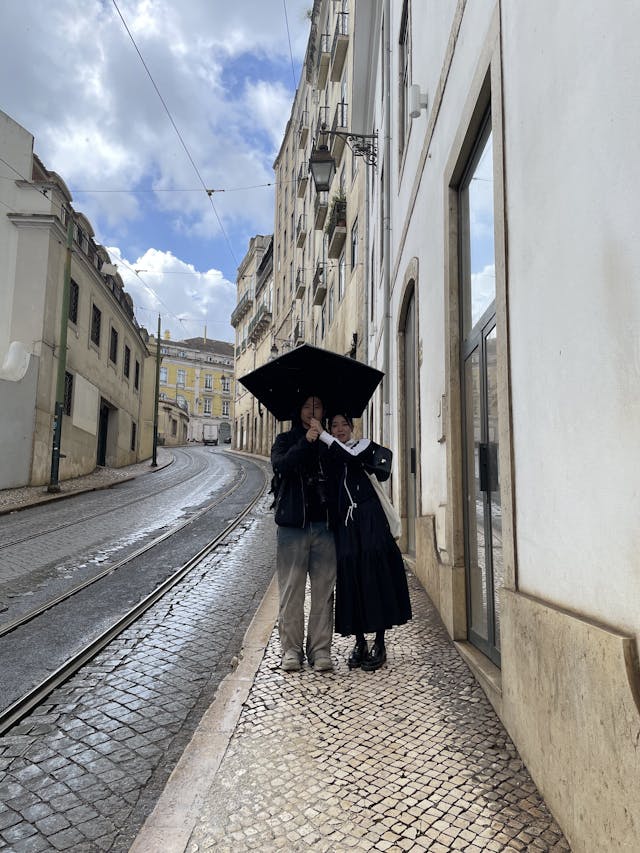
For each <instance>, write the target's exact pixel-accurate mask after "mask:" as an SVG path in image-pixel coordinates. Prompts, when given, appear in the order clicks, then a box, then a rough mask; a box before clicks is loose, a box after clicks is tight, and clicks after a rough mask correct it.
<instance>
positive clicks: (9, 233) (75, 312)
mask: <svg viewBox="0 0 640 853" xmlns="http://www.w3.org/2000/svg"><path fill="white" fill-rule="evenodd" d="M33 142H34V140H33V136H32V135H31V134H30V133H29V132H28V131H27V130H25V129H24V128H22V127H21V126H20V125H18V124H17V123H16V122H15V121H13V120H12V119H11V118H10V117H9V116H8V115H6V114H4V113H0V151H1V157H2V163H0V178H1V180H0V201H1V202H2V213H1V214H0V257H1V258H2V259H3V262H2V264H1V265H0V298H1V302H2V306H3V310H2V312H1V313H0V363H2V367H1V368H0V393H1V395H2V402H3V405H2V409H1V410H0V443H1V446H2V458H3V464H2V466H1V467H0V487H1V488H9V487H11V486H21V485H27V484H30V485H42V484H45V483H48V482H49V480H50V476H51V464H52V435H53V422H54V414H55V404H56V396H57V393H56V392H57V385H58V384H59V383H58V380H59V375H60V377H61V378H63V380H64V383H63V400H62V401H61V402H62V416H61V417H62V432H61V446H60V466H59V478H60V479H62V480H64V479H68V478H71V477H76V476H79V475H81V474H86V473H89V472H90V471H93V469H94V468H95V467H96V464H97V465H109V466H115V467H119V466H122V465H127V464H130V463H132V462H136V461H139V460H140V459H144V458H147V457H148V456H150V455H151V447H152V435H153V407H152V400H149V398H148V396H147V395H145V394H144V382H145V369H144V368H145V360H146V358H147V355H148V351H147V347H146V342H147V334H146V332H145V330H144V329H141V328H140V327H139V326H138V324H137V322H136V320H135V317H134V314H133V302H132V300H131V297H130V296H129V294H127V293H126V292H125V290H124V288H123V283H122V279H121V278H120V276H119V275H118V274H117V272H116V269H115V267H114V266H113V265H112V264H111V262H110V258H109V255H108V253H107V251H106V249H105V248H104V247H103V246H100V245H98V244H96V242H95V240H94V233H93V229H92V226H91V223H90V222H89V221H88V220H87V218H86V217H85V216H84V215H83V214H82V213H80V212H78V211H76V210H74V208H73V207H72V204H71V201H72V199H71V194H70V193H69V190H68V189H67V187H66V185H65V183H64V181H63V179H62V178H61V177H60V176H59V175H57V174H56V173H55V172H50V171H49V170H48V169H47V168H46V167H45V166H44V164H43V163H42V162H41V161H40V160H39V159H38V157H37V156H36V155H35V154H34V153H33ZM67 271H68V288H67V287H66V285H65V283H66V281H67ZM63 317H64V322H63ZM65 339H66V340H65ZM61 359H62V362H61V361H60V360H61ZM61 365H62V366H61Z"/></svg>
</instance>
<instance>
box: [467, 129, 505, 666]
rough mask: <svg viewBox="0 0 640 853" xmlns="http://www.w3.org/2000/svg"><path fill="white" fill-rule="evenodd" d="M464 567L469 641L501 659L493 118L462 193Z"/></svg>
mask: <svg viewBox="0 0 640 853" xmlns="http://www.w3.org/2000/svg"><path fill="white" fill-rule="evenodd" d="M459 210H460V260H461V263H460V270H461V282H460V298H461V308H462V311H461V326H462V329H461V332H462V334H461V339H462V344H461V365H462V376H461V381H462V417H463V430H462V433H463V439H464V442H463V464H464V471H463V474H464V476H463V482H464V497H465V500H464V510H465V517H464V534H465V568H466V581H467V619H468V633H469V640H470V641H471V642H472V643H473V644H474V645H476V646H477V647H478V648H480V649H481V650H482V651H483V652H484V653H485V654H486V655H487V656H488V657H489V658H491V660H493V661H494V662H495V663H496V664H498V665H499V664H500V603H499V597H498V592H499V589H500V587H501V586H502V583H503V560H502V515H501V501H500V472H499V468H498V446H499V429H498V426H499V424H498V383H497V358H496V344H497V335H498V333H497V329H496V307H495V305H496V303H495V295H496V291H495V251H494V241H493V226H494V215H493V148H492V138H491V119H490V115H488V116H487V117H486V119H485V122H484V123H483V130H482V132H481V133H480V136H479V138H478V141H477V144H476V146H475V149H474V152H473V154H472V156H471V158H470V161H469V165H468V167H467V170H466V173H465V177H464V178H463V181H462V184H461V186H460V190H459Z"/></svg>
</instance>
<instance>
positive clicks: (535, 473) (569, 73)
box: [352, 0, 640, 851]
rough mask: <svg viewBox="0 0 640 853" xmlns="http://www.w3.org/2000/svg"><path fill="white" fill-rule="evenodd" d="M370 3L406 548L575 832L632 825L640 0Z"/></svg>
mask: <svg viewBox="0 0 640 853" xmlns="http://www.w3.org/2000/svg"><path fill="white" fill-rule="evenodd" d="M354 12H355V29H354V40H353V45H352V47H353V57H352V58H353V74H354V80H353V89H354V91H355V92H357V93H358V95H357V96H356V98H355V104H356V105H357V110H358V113H359V115H356V114H352V120H354V121H355V122H356V123H358V121H361V122H362V123H363V126H364V128H365V131H369V132H372V131H374V130H376V129H377V130H378V132H379V139H380V145H379V154H378V161H377V164H376V175H375V180H374V181H372V185H371V194H370V196H369V199H368V205H367V220H368V235H369V237H368V253H367V254H368V257H370V259H371V263H370V266H369V276H370V294H371V303H370V315H369V317H370V321H369V336H368V340H369V348H368V354H367V357H368V359H369V360H370V361H371V362H372V363H374V364H375V365H376V366H378V367H380V368H381V369H383V370H384V371H385V373H386V375H387V379H388V381H387V383H386V384H385V385H384V386H383V388H382V389H381V392H380V396H381V399H379V401H378V402H376V401H374V405H373V407H372V408H373V412H372V415H373V417H372V424H373V430H374V436H380V437H381V438H382V439H383V441H384V442H385V443H386V444H390V446H391V447H392V448H393V450H394V454H395V463H396V464H395V472H394V481H393V494H394V499H395V500H396V502H397V504H398V505H399V507H400V509H401V513H402V515H403V518H404V522H405V536H404V539H403V542H402V544H403V548H404V550H405V552H406V553H407V555H408V559H409V560H410V561H411V562H412V564H413V565H414V566H415V572H416V574H417V576H418V577H419V578H420V580H421V581H422V583H423V584H424V586H425V587H426V589H427V591H428V593H429V595H430V596H431V598H432V600H433V602H434V603H435V605H436V607H437V608H438V610H439V611H440V614H441V616H442V618H443V621H444V623H445V625H446V626H447V629H448V631H449V632H450V634H451V636H452V638H453V639H454V640H455V641H456V644H457V647H458V649H459V651H460V653H461V654H462V655H463V656H464V657H465V659H466V661H467V662H468V664H469V666H470V667H471V668H472V670H473V672H474V673H475V675H476V677H477V678H478V680H479V681H480V683H481V684H482V686H483V687H484V689H485V690H486V692H487V694H488V696H489V698H490V699H491V701H492V702H493V704H494V706H495V708H496V710H497V711H498V713H499V714H500V716H501V717H502V719H503V721H504V723H505V725H506V727H507V730H508V731H509V733H510V735H511V737H512V738H513V740H514V741H515V743H516V746H517V747H518V749H519V751H520V754H521V755H522V757H523V759H524V761H525V762H526V764H527V766H528V768H529V770H530V771H531V773H532V776H533V778H534V779H535V781H536V783H537V784H538V786H539V788H540V790H541V791H542V793H543V795H544V797H545V800H546V802H547V803H548V805H549V806H550V808H551V810H552V811H553V813H554V815H555V817H556V818H557V819H558V821H559V823H560V825H561V826H562V828H563V830H564V832H565V834H566V836H567V838H568V840H569V842H570V843H571V846H572V849H573V850H576V851H595V850H632V849H635V848H636V847H637V846H638V839H640V820H639V818H638V815H640V794H639V792H640V784H639V783H640V763H639V761H638V752H637V742H638V733H639V732H640V700H639V697H640V668H639V666H638V636H639V634H640V575H639V574H638V571H637V557H636V556H635V554H636V550H637V549H636V545H637V531H638V530H639V529H640V526H639V524H638V512H637V506H638V503H637V494H636V492H637V485H636V484H637V482H638V479H639V474H640V450H639V447H640V445H639V444H638V441H637V434H638V431H639V428H640V408H639V407H638V405H637V404H636V402H635V401H637V399H638V394H637V389H638V379H639V378H640V373H639V368H638V347H637V340H638V330H639V329H640V302H638V300H637V298H635V297H634V296H633V295H632V294H633V293H634V292H637V288H635V285H634V284H633V281H634V278H635V279H637V277H638V272H640V249H639V248H638V241H637V240H636V239H635V237H636V236H637V235H636V232H637V227H636V224H635V223H636V219H637V217H636V215H635V186H636V184H637V183H638V180H637V179H638V177H640V175H639V167H638V162H637V158H636V157H635V154H634V153H633V152H632V150H631V149H630V148H629V146H628V140H629V139H633V138H635V137H636V136H637V131H638V112H637V111H636V110H633V109H630V108H629V107H630V100H629V90H628V88H627V85H626V82H625V81H628V80H632V79H638V76H639V74H640V58H639V56H638V53H637V51H636V49H635V46H634V43H633V38H632V37H630V35H629V34H630V33H633V32H636V31H637V28H638V26H639V25H640V8H639V7H637V5H634V4H628V3H622V4H613V5H608V6H604V5H602V4H587V5H586V6H584V7H581V14H580V16H579V20H578V19H576V17H575V14H574V12H575V9H573V8H572V7H570V5H569V4H560V5H558V4H557V3H552V2H550V0H541V2H537V3H535V4H530V3H516V2H514V3H511V2H493V0H487V2H479V3H476V2H468V1H467V2H465V0H450V2H442V3H421V2H409V0H372V2H369V0H367V2H364V0H356V3H355V9H354Z"/></svg>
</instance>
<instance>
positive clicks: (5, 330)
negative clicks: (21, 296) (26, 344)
mask: <svg viewBox="0 0 640 853" xmlns="http://www.w3.org/2000/svg"><path fill="white" fill-rule="evenodd" d="M0 151H2V159H3V160H4V161H6V162H4V163H0V200H1V201H2V214H1V215H0V258H2V264H0V304H1V305H2V311H1V312H0V362H1V361H2V360H3V357H4V355H5V354H6V352H7V350H8V348H9V344H10V343H11V341H12V340H15V338H14V337H12V331H11V319H12V316H13V313H14V309H13V301H14V288H13V282H14V279H15V265H16V252H17V247H18V233H17V231H16V229H15V226H14V225H13V224H12V222H11V220H10V219H9V218H8V215H7V214H8V213H9V211H12V212H19V211H20V209H21V204H22V202H21V193H22V192H24V190H20V189H19V188H18V186H17V181H19V180H21V176H23V177H24V178H30V177H31V157H32V151H33V137H32V136H31V134H30V133H28V132H27V131H26V130H25V129H24V128H23V127H20V125H19V124H17V122H15V121H13V119H11V118H10V117H9V116H8V115H6V114H5V113H3V112H0ZM31 192H33V190H32V191H31Z"/></svg>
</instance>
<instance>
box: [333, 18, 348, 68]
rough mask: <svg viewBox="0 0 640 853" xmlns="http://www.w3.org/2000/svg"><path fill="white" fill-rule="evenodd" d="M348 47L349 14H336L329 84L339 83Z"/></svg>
mask: <svg viewBox="0 0 640 853" xmlns="http://www.w3.org/2000/svg"><path fill="white" fill-rule="evenodd" d="M348 47H349V13H348V12H338V15H337V20H336V28H335V31H334V33H333V44H332V45H331V76H330V79H331V82H332V83H339V82H340V80H341V79H342V71H343V69H344V61H345V59H346V57H347V49H348Z"/></svg>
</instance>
